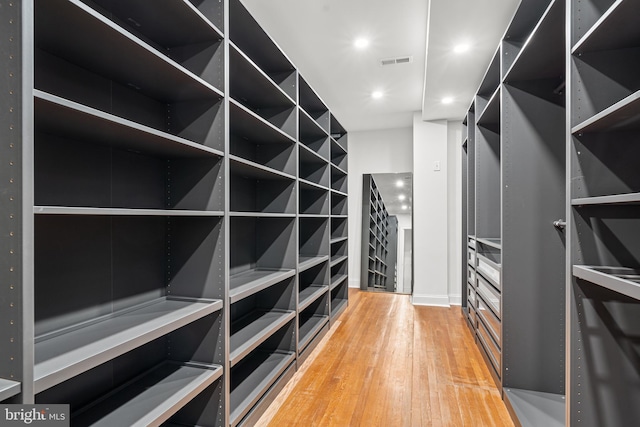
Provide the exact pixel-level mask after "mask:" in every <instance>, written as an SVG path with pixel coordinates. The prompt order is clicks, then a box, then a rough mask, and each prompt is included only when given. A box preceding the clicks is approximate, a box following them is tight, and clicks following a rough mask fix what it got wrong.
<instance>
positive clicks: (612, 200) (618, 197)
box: [571, 193, 640, 206]
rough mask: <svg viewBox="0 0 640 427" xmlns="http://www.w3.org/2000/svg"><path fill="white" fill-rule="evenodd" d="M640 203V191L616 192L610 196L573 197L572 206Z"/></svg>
mask: <svg viewBox="0 0 640 427" xmlns="http://www.w3.org/2000/svg"><path fill="white" fill-rule="evenodd" d="M639 203H640V193H627V194H614V195H610V196H596V197H583V198H580V199H572V200H571V205H572V206H588V205H637V204H639Z"/></svg>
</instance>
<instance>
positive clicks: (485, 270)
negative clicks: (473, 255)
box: [477, 257, 500, 289]
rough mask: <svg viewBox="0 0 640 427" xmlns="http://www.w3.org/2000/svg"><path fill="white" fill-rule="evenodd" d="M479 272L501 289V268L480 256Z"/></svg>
mask: <svg viewBox="0 0 640 427" xmlns="http://www.w3.org/2000/svg"><path fill="white" fill-rule="evenodd" d="M477 270H478V272H479V273H481V274H482V275H484V276H485V277H486V278H487V279H489V280H491V281H492V282H493V284H494V285H496V287H497V288H498V289H500V270H499V269H498V268H496V267H495V266H494V265H493V264H491V263H490V262H489V261H487V260H486V259H485V258H482V257H478V268H477Z"/></svg>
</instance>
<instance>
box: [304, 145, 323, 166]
mask: <svg viewBox="0 0 640 427" xmlns="http://www.w3.org/2000/svg"><path fill="white" fill-rule="evenodd" d="M298 148H299V150H300V151H299V158H300V161H301V162H303V163H311V164H317V165H326V164H328V163H329V160H327V159H325V158H324V157H322V156H321V155H320V154H318V153H316V152H315V151H313V150H312V149H311V148H309V147H307V146H306V145H304V144H300V145H299V146H298Z"/></svg>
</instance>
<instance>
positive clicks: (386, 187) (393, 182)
mask: <svg viewBox="0 0 640 427" xmlns="http://www.w3.org/2000/svg"><path fill="white" fill-rule="evenodd" d="M373 179H374V180H375V182H376V186H377V187H378V191H379V192H380V195H381V196H382V200H383V202H384V206H385V207H386V208H387V213H389V215H411V206H412V205H413V174H412V173H411V172H405V173H375V174H373ZM398 181H400V182H402V186H398V185H397V183H398ZM400 195H402V196H404V200H400ZM403 205H405V206H406V207H407V209H402V206H403Z"/></svg>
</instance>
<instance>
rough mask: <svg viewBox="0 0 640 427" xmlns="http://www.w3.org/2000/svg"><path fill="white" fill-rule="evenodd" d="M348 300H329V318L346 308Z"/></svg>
mask: <svg viewBox="0 0 640 427" xmlns="http://www.w3.org/2000/svg"><path fill="white" fill-rule="evenodd" d="M347 303H348V300H346V299H337V300H335V299H334V300H331V318H332V319H333V318H334V317H336V316H337V315H339V314H340V313H342V312H343V311H344V310H345V309H346V308H347Z"/></svg>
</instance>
